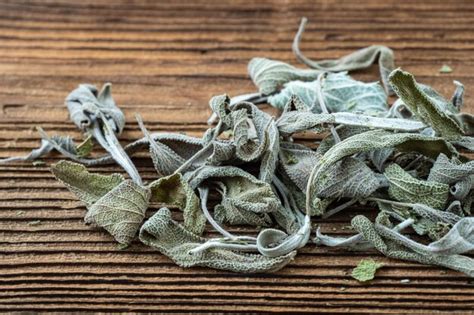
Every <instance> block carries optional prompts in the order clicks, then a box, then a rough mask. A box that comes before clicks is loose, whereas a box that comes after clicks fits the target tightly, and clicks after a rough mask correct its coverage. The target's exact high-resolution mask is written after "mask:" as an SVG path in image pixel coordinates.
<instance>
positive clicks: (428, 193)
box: [384, 164, 449, 209]
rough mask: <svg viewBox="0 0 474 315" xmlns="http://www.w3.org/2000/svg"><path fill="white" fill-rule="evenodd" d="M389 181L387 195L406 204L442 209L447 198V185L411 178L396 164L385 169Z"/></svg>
mask: <svg viewBox="0 0 474 315" xmlns="http://www.w3.org/2000/svg"><path fill="white" fill-rule="evenodd" d="M384 174H385V176H386V177H387V179H388V181H389V188H388V193H389V194H390V196H391V197H392V198H394V199H395V200H398V201H402V202H408V203H422V204H425V205H427V206H430V207H433V208H436V209H443V208H444V206H445V205H446V202H447V200H448V197H449V185H447V184H442V183H438V182H430V181H424V180H420V179H417V178H414V177H412V176H411V175H410V174H408V173H407V172H405V171H404V170H403V169H402V168H401V167H400V166H398V165H397V164H391V165H390V166H388V167H387V168H386V169H385V173H384Z"/></svg>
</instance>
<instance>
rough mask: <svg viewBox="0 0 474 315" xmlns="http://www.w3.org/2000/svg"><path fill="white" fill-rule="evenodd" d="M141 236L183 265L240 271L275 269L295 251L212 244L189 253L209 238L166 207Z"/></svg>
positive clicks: (150, 222) (154, 216)
mask: <svg viewBox="0 0 474 315" xmlns="http://www.w3.org/2000/svg"><path fill="white" fill-rule="evenodd" d="M140 240H141V241H142V242H143V243H144V244H146V245H148V246H151V247H153V248H155V249H157V250H158V251H160V252H161V253H162V254H164V255H166V256H168V257H169V258H170V259H172V260H173V261H174V262H175V263H176V264H178V265H179V266H181V267H194V266H202V267H209V268H214V269H221V270H228V271H233V272H240V273H262V272H274V271H277V270H279V269H281V268H283V267H284V266H285V265H287V264H288V263H289V262H290V261H291V260H292V259H293V258H294V257H295V255H296V252H294V251H293V252H290V253H288V254H287V255H285V256H279V257H274V258H272V257H265V256H263V255H255V254H247V253H243V252H239V251H233V250H229V249H223V248H210V249H206V250H204V251H200V252H199V253H195V254H190V252H191V251H192V250H193V249H195V248H196V247H198V246H201V245H202V244H203V243H204V242H206V239H204V238H201V237H199V236H197V235H196V234H193V233H191V232H190V231H188V230H187V229H185V228H184V227H183V226H181V225H180V224H178V223H177V222H176V221H174V220H172V219H171V213H170V211H169V210H168V209H167V208H162V209H160V210H159V211H158V212H157V213H155V214H154V215H153V216H152V217H151V218H150V219H149V220H148V221H146V222H145V224H144V225H143V226H142V228H141V230H140Z"/></svg>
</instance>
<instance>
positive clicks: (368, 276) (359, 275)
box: [351, 259, 383, 282]
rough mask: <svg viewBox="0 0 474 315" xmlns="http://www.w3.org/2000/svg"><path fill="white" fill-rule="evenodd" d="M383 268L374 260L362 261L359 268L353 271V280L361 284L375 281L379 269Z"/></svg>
mask: <svg viewBox="0 0 474 315" xmlns="http://www.w3.org/2000/svg"><path fill="white" fill-rule="evenodd" d="M382 266H383V264H382V263H378V262H376V261H374V260H372V259H362V260H361V261H360V262H359V264H358V265H357V267H355V268H354V269H353V270H352V274H351V275H352V278H354V279H356V280H357V281H360V282H365V281H369V280H372V279H374V277H375V273H376V272H377V269H379V268H381V267H382Z"/></svg>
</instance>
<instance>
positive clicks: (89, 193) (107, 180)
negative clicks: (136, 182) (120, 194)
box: [51, 161, 125, 208]
mask: <svg viewBox="0 0 474 315" xmlns="http://www.w3.org/2000/svg"><path fill="white" fill-rule="evenodd" d="M51 172H52V173H53V174H54V176H55V177H56V178H57V179H58V180H59V181H60V182H62V183H63V184H64V185H66V187H67V188H68V189H69V190H70V191H71V192H73V193H74V194H75V195H76V196H77V198H79V200H81V201H82V202H83V203H84V204H85V205H86V207H87V208H89V207H90V206H92V205H93V204H94V203H95V202H97V200H99V199H100V198H102V197H103V196H105V195H106V194H107V193H108V192H109V191H111V190H112V189H114V188H115V187H117V186H118V185H119V184H120V183H121V182H123V181H124V180H125V179H124V178H123V176H122V175H120V174H112V175H99V174H93V173H89V171H88V170H87V169H86V168H85V167H84V166H83V165H81V164H77V163H73V162H69V161H60V162H58V163H56V164H53V165H52V166H51Z"/></svg>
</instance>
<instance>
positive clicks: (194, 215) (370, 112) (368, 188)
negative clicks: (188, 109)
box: [0, 19, 474, 280]
mask: <svg viewBox="0 0 474 315" xmlns="http://www.w3.org/2000/svg"><path fill="white" fill-rule="evenodd" d="M305 23H306V20H305V19H303V21H302V23H301V25H300V28H299V30H298V33H297V34H296V36H295V40H294V43H293V51H294V53H295V55H296V57H297V58H298V60H300V61H301V62H303V63H304V64H305V65H306V66H308V68H306V69H301V68H297V67H294V66H292V65H289V64H287V63H284V62H282V61H277V60H271V59H266V58H254V59H252V60H251V61H250V63H249V65H248V72H249V75H250V77H251V79H252V80H253V82H254V83H255V85H256V87H257V88H258V91H257V92H256V93H251V94H247V95H240V96H236V97H233V98H229V97H228V96H227V95H219V96H215V97H213V98H212V99H211V100H210V107H211V109H212V112H213V116H212V117H211V118H210V119H209V123H210V124H212V127H211V128H209V129H208V130H207V131H206V132H205V134H204V135H203V137H202V138H195V137H190V136H187V135H183V134H174V133H154V134H150V133H149V132H148V131H147V129H146V127H145V125H144V123H143V122H142V120H141V118H140V117H139V116H137V120H138V123H139V125H140V128H141V130H142V132H143V134H144V137H143V138H142V139H139V140H137V141H135V142H133V143H130V144H128V145H126V146H125V147H122V145H121V144H120V143H119V141H118V139H117V137H118V136H119V135H120V133H121V132H122V130H123V128H124V125H125V118H124V115H123V113H122V111H121V110H120V109H119V108H118V107H117V105H116V104H115V102H114V100H113V98H112V95H111V87H110V84H106V85H105V86H104V87H103V88H102V89H101V90H100V91H99V90H98V89H97V88H96V87H94V86H92V85H88V84H82V85H80V86H79V87H78V88H77V89H75V90H74V91H72V92H71V93H70V94H69V95H68V97H67V98H66V105H67V108H68V110H69V112H70V117H71V120H72V121H73V122H74V123H75V124H76V125H77V127H78V128H80V130H82V131H83V132H84V134H85V140H84V142H82V143H81V144H79V145H76V144H75V143H74V142H73V141H72V139H71V138H70V137H63V136H51V137H50V136H48V135H47V134H46V133H45V132H44V131H43V130H42V129H40V134H41V136H42V143H41V146H40V148H38V149H36V150H33V151H32V152H31V153H30V154H29V155H27V156H25V157H12V158H7V159H4V160H1V162H0V163H7V162H14V161H32V160H35V159H37V158H39V157H41V156H44V155H45V154H47V153H49V152H50V151H52V150H57V151H59V152H60V153H61V154H63V155H64V156H65V157H66V158H68V159H70V160H72V161H74V162H71V161H65V160H64V161H60V162H59V163H57V164H54V165H52V167H51V170H52V172H53V174H54V175H55V176H56V178H57V179H58V180H59V181H61V182H62V183H64V185H65V186H66V187H67V188H68V189H69V190H70V191H71V192H73V193H74V194H75V195H76V196H77V198H78V199H79V200H81V201H82V202H83V203H84V205H85V206H86V207H87V210H88V211H87V214H86V216H85V221H86V222H87V223H93V224H95V225H97V226H99V227H102V228H104V229H105V230H107V231H108V232H109V233H110V234H111V235H112V236H113V237H114V238H115V240H116V241H117V242H118V243H120V244H121V246H128V245H129V244H130V243H131V242H132V241H133V240H134V239H135V238H136V236H137V234H138V235H139V239H140V241H141V242H143V243H144V244H146V245H148V246H151V247H153V248H155V249H156V250H158V251H160V252H161V253H162V254H164V255H166V256H168V257H169V258H171V259H172V260H173V261H174V262H175V263H176V264H178V265H180V266H183V267H192V266H206V267H210V268H216V269H223V270H230V271H235V272H244V273H250V272H270V271H276V270H278V269H280V268H282V267H284V266H285V265H286V264H288V263H289V262H290V261H291V260H292V259H293V258H294V257H295V255H296V252H297V250H298V249H299V248H301V247H303V246H305V245H307V244H308V243H315V244H317V245H320V246H331V247H344V248H347V249H349V250H368V249H375V250H377V251H379V252H380V253H382V254H383V255H385V256H387V257H390V258H397V259H402V260H409V261H416V262H419V263H423V264H430V265H439V266H444V267H447V268H450V269H454V270H458V271H461V272H464V273H466V274H468V275H470V276H474V260H473V259H472V258H469V257H468V256H466V255H463V254H466V253H468V252H469V251H471V250H473V249H474V217H472V216H471V207H472V203H473V200H474V189H473V188H474V162H473V161H470V159H469V158H468V157H466V155H465V153H466V152H472V151H473V150H474V138H473V137H471V136H472V134H473V131H474V117H473V116H471V115H469V114H466V113H462V112H461V109H462V106H463V94H464V87H463V85H462V84H461V83H459V82H455V86H454V94H453V96H452V98H451V99H450V100H446V99H445V98H444V97H443V96H442V95H440V94H439V93H438V92H436V91H435V90H434V89H433V88H431V87H429V86H426V85H423V84H421V83H418V82H417V81H416V80H415V78H414V76H413V75H412V74H410V73H408V72H405V71H403V70H401V69H395V66H394V60H393V52H392V51H391V50H390V49H388V48H387V47H384V46H371V47H368V48H365V49H361V50H358V51H356V52H354V53H352V54H349V55H347V56H345V57H342V58H340V59H335V60H323V61H313V60H310V59H308V58H307V57H305V56H304V55H303V53H302V52H301V51H300V49H299V42H300V41H301V38H302V34H303V31H304V26H305ZM374 62H378V65H379V68H380V75H381V82H382V85H380V84H379V83H365V82H360V81H357V80H355V79H353V78H352V77H351V76H349V74H348V72H350V71H352V70H358V69H363V68H367V67H369V66H371V65H372V64H373V63H374ZM393 93H394V94H395V95H396V96H397V97H398V99H397V100H396V101H395V102H394V104H392V106H389V105H388V101H387V98H388V95H390V94H393ZM259 103H268V104H270V105H272V106H274V107H275V108H278V109H280V110H281V115H280V116H279V117H277V118H275V117H272V116H270V115H269V114H268V113H265V112H264V111H262V110H260V109H259V108H258V107H257V106H256V104H259ZM302 132H306V133H312V134H319V135H320V137H322V140H321V141H320V142H318V145H317V148H316V149H312V148H310V147H308V146H305V145H302V144H299V143H296V142H294V141H293V137H294V135H295V134H298V133H302ZM94 142H95V143H97V144H99V145H100V146H101V147H102V148H103V149H105V150H106V151H107V154H106V155H104V156H101V157H98V158H92V157H90V153H91V150H92V148H93V144H94ZM144 149H148V150H149V153H150V156H151V159H152V160H153V164H154V167H155V169H156V172H157V176H156V178H157V179H156V180H154V181H152V182H151V183H146V182H144V181H143V180H142V178H141V176H140V173H139V172H138V170H137V168H136V167H135V165H134V164H133V162H132V160H131V158H130V156H132V155H133V154H134V153H136V152H138V151H140V150H144ZM110 163H118V164H119V165H120V166H121V167H122V168H123V170H124V173H126V174H127V175H128V176H127V177H125V176H123V175H122V174H112V175H101V174H96V173H91V172H89V171H88V170H87V168H86V166H97V165H103V164H110ZM210 198H211V199H217V203H216V205H215V206H214V207H213V209H212V211H211V209H208V208H211V207H210V206H209V204H210V203H209V202H208V199H210ZM152 203H153V204H155V203H162V204H166V205H168V206H169V207H174V208H179V209H180V210H181V211H182V214H183V215H182V220H181V219H180V220H177V219H176V218H174V217H173V216H172V213H171V211H170V210H169V209H168V208H166V207H164V208H161V209H159V210H158V211H157V212H156V213H154V214H153V215H152V216H151V217H150V218H149V219H145V214H146V211H147V209H148V208H150V204H152ZM356 204H362V205H365V206H368V207H372V208H373V209H374V212H375V211H377V213H376V214H377V215H376V218H375V220H370V219H369V218H367V217H366V216H362V215H357V216H355V217H354V218H353V219H352V221H351V225H352V228H353V229H354V230H355V231H356V234H355V235H353V236H351V237H348V238H342V237H332V236H330V235H325V234H322V233H321V231H320V229H319V228H316V227H314V228H315V230H316V231H315V234H313V233H312V231H314V230H313V227H312V226H311V217H322V218H328V217H330V216H331V215H334V214H336V213H338V212H340V211H351V208H350V207H351V206H352V205H356ZM375 209H378V210H375ZM207 223H208V224H210V226H212V229H214V230H215V231H217V232H218V233H219V234H220V237H216V238H206V237H204V235H205V233H204V232H205V227H206V224H207ZM231 225H247V226H254V227H257V228H258V229H260V232H259V233H258V235H236V234H234V233H231V232H229V231H228V230H227V229H226V227H228V226H231ZM407 228H411V229H412V230H413V231H414V232H415V233H416V234H418V235H419V236H423V237H422V238H420V237H418V236H415V237H414V238H411V237H410V236H411V235H412V233H410V234H409V233H407ZM311 234H313V237H311ZM366 265H367V266H368V267H367V266H366ZM366 265H363V266H361V267H360V268H359V269H357V270H356V272H355V274H356V275H357V276H358V277H361V278H362V279H365V280H367V279H370V278H371V277H373V274H374V273H375V270H376V269H377V268H378V267H380V265H375V264H374V263H373V262H372V263H369V264H366Z"/></svg>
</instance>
